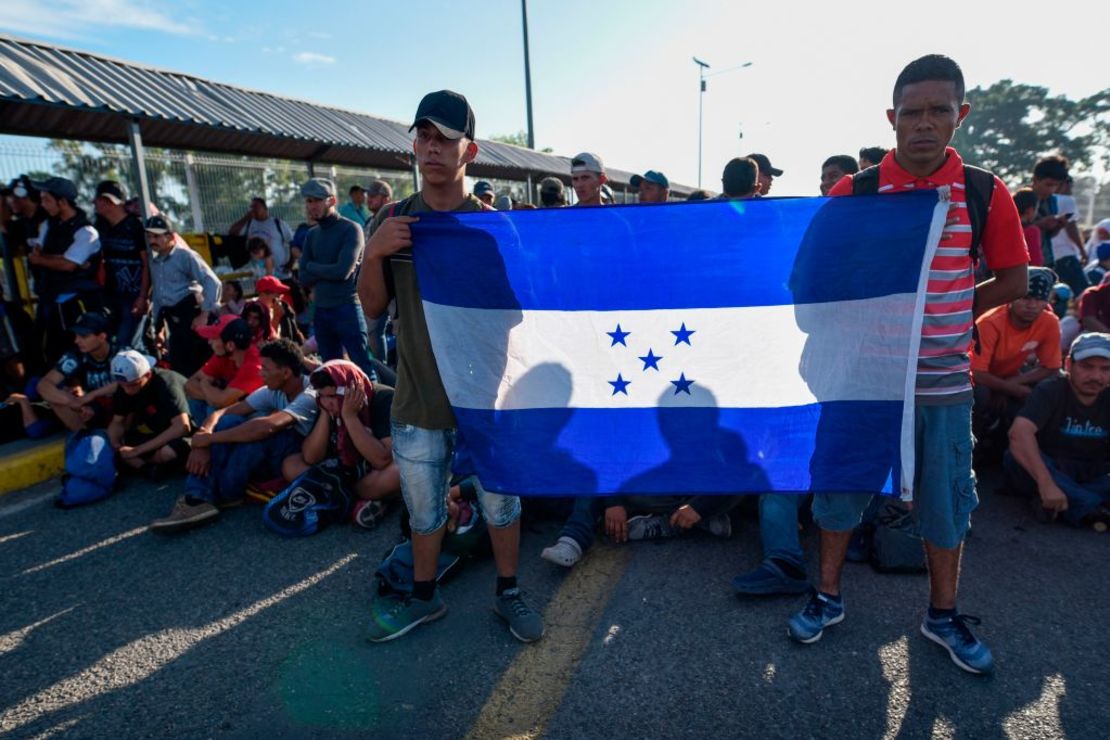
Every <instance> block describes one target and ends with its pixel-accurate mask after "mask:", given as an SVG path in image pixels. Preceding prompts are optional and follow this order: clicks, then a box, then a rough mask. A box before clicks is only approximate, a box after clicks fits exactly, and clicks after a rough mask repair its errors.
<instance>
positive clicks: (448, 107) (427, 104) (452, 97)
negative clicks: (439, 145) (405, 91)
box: [409, 90, 474, 139]
mask: <svg viewBox="0 0 1110 740" xmlns="http://www.w3.org/2000/svg"><path fill="white" fill-rule="evenodd" d="M423 121H427V122H428V123H430V124H432V125H433V126H435V127H436V128H437V129H439V132H440V133H441V134H443V135H444V136H446V137H447V138H448V139H461V138H462V137H464V136H465V137H466V138H468V139H473V138H474V111H473V110H472V109H471V108H470V103H468V102H466V98H465V97H464V96H463V95H460V94H459V93H457V92H454V91H453V90H440V91H439V92H433V93H428V94H427V95H425V96H424V98H423V100H421V101H420V105H418V106H417V107H416V117H415V118H413V119H412V125H411V126H409V131H412V130H413V129H414V128H416V127H417V126H418V125H420V123H421V122H423Z"/></svg>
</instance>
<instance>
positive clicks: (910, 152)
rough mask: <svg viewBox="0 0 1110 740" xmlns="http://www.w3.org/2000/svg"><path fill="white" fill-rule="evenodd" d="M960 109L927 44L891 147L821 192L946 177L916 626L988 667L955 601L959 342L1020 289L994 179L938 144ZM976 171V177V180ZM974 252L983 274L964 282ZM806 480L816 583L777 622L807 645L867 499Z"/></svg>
mask: <svg viewBox="0 0 1110 740" xmlns="http://www.w3.org/2000/svg"><path fill="white" fill-rule="evenodd" d="M969 111H970V106H969V105H968V104H967V103H966V102H964V80H963V73H962V72H961V70H960V68H959V66H958V65H957V64H956V63H955V62H954V61H953V60H951V59H949V58H948V57H945V56H941V55H936V54H932V55H928V56H925V57H922V58H920V59H917V60H915V61H913V62H911V63H910V64H909V65H907V66H906V68H905V69H903V70H902V73H901V74H900V75H899V76H898V80H897V81H896V82H895V85H894V107H893V108H891V109H890V110H888V111H887V118H888V120H889V121H890V123H891V125H892V126H893V128H894V131H895V137H896V141H897V146H896V148H895V149H894V150H893V151H891V152H889V153H888V154H887V155H886V157H884V158H883V160H882V162H881V163H880V164H879V165H878V166H877V167H873V168H870V169H868V170H865V171H864V172H861V173H859V174H857V175H853V176H848V177H845V178H844V179H842V180H841V181H840V182H839V183H837V184H836V185H835V186H834V187H833V188H832V190H831V191H830V192H829V195H831V196H839V195H852V194H861V193H867V192H879V193H901V192H905V191H910V190H916V189H921V188H938V187H942V186H949V187H951V203H952V205H951V207H950V208H951V210H950V212H949V218H948V221H947V224H946V227H945V231H944V233H943V235H942V236H941V240H940V245H939V247H938V249H937V251H936V255H935V257H934V258H933V261H932V264H931V266H930V270H929V275H928V287H927V289H926V290H927V296H926V303H925V317H924V322H923V324H922V331H921V347H920V351H919V355H918V365H917V382H916V410H915V417H916V418H915V432H916V442H915V448H916V458H917V460H916V479H915V480H914V485H913V504H912V507H913V513H914V517H915V519H916V521H917V525H918V529H919V533H920V535H921V537H922V538H923V539H924V541H925V550H926V556H927V559H928V564H929V585H930V604H929V610H928V614H927V615H926V617H925V619H924V621H923V622H922V624H921V633H922V634H923V635H924V636H925V637H926V638H928V639H929V640H932V641H933V642H936V643H938V644H939V645H941V646H942V647H944V648H945V649H946V650H947V651H948V653H949V656H950V657H951V658H952V660H953V662H955V663H956V665H958V666H959V667H960V668H962V669H964V670H966V671H969V672H971V673H989V672H990V671H991V670H992V669H993V658H992V656H991V652H990V650H989V649H988V648H987V647H986V646H985V645H984V644H983V643H982V642H981V641H979V640H978V639H977V638H976V637H975V635H974V634H973V633H972V632H971V630H970V628H969V627H968V624H969V623H970V624H977V623H978V620H977V619H975V618H974V617H969V616H965V615H962V614H959V613H958V612H957V611H956V590H957V585H958V581H959V570H960V554H961V551H962V545H963V538H964V535H965V534H966V533H967V530H968V527H969V524H970V515H971V511H972V510H973V509H974V508H975V506H976V504H977V502H978V499H977V497H976V493H975V481H974V478H973V476H972V472H971V447H972V439H971V401H972V392H971V391H972V389H971V379H970V362H969V358H968V350H969V348H970V345H971V342H972V329H973V321H974V317H975V316H978V315H980V314H982V313H983V312H985V311H987V310H989V309H991V308H994V307H995V306H1000V305H1002V304H1005V303H1007V302H1009V301H1013V300H1017V299H1018V298H1020V297H1022V296H1023V295H1025V292H1026V288H1027V285H1026V264H1027V262H1028V254H1027V252H1026V249H1025V242H1024V238H1023V236H1022V230H1021V223H1020V220H1019V217H1018V214H1017V210H1016V209H1015V207H1014V205H1013V201H1012V199H1011V198H1010V197H1009V194H1008V192H1007V190H1006V187H1005V185H1004V184H1003V183H1002V182H1001V181H1000V180H998V179H997V178H995V177H993V176H990V175H989V173H985V172H983V171H981V170H979V171H975V170H974V168H965V167H964V165H963V161H962V160H961V159H960V156H959V154H958V153H957V152H956V150H955V149H952V148H951V147H949V146H948V143H949V141H951V139H952V136H953V134H954V133H955V131H956V129H957V128H958V127H959V126H960V124H961V123H962V122H963V120H964V118H966V117H967V115H968V113H969ZM984 176H987V177H986V180H985V181H986V183H987V186H986V188H983V187H982V186H981V185H979V184H977V183H982V182H984ZM984 190H986V192H985V193H984ZM977 219H981V221H980V222H978V223H977V222H976V221H977ZM978 255H981V256H982V257H983V258H984V259H986V261H987V265H988V266H989V267H990V268H991V270H993V272H994V275H995V276H994V277H993V278H991V279H989V280H986V281H984V282H982V283H980V284H978V285H976V284H975V282H974V281H975V278H974V268H975V265H974V258H975V256H978ZM875 258H876V259H881V258H882V256H881V255H876V256H875ZM861 441H862V440H861ZM814 490H815V497H814V503H813V514H814V519H815V520H816V522H817V525H818V527H820V529H821V571H820V577H819V583H818V587H817V589H815V590H814V592H813V594H812V596H811V598H810V600H809V603H808V604H806V606H805V608H804V609H802V610H801V611H800V612H798V613H797V614H795V615H794V616H793V617H791V619H790V621H789V628H788V632H789V635H790V636H791V637H792V638H793V639H794V640H796V641H798V642H802V643H807V644H808V643H813V642H816V641H817V640H819V639H820V638H821V635H822V634H823V631H824V629H825V628H826V627H828V626H831V625H834V624H837V623H839V622H841V621H843V619H844V602H843V600H842V598H841V592H840V574H841V570H842V568H843V565H844V558H845V554H846V552H847V549H848V543H849V540H850V539H851V536H852V529H853V528H854V527H855V526H856V525H857V524H858V523H859V521H860V517H861V515H862V514H863V511H864V509H865V508H866V506H867V504H868V502H869V501H870V498H871V495H870V494H862V495H860V494H851V493H829V492H823V491H821V490H820V485H819V483H818V481H817V480H815V481H814Z"/></svg>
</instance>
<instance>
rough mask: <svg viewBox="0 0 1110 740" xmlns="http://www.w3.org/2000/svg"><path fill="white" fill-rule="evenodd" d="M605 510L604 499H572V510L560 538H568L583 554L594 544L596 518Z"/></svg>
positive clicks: (590, 497)
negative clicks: (575, 543)
mask: <svg viewBox="0 0 1110 740" xmlns="http://www.w3.org/2000/svg"><path fill="white" fill-rule="evenodd" d="M604 510H605V499H603V498H600V497H597V496H579V497H578V498H576V499H574V508H573V509H571V512H570V516H569V517H567V520H566V522H565V523H564V524H563V528H562V529H561V530H560V531H559V536H560V537H570V538H571V539H572V540H574V541H575V542H577V543H578V545H579V546H580V547H581V548H582V552H585V551H586V550H588V549H589V548H590V545H592V544H593V543H594V535H595V534H596V533H597V518H598V517H599V516H601V512H602V511H604Z"/></svg>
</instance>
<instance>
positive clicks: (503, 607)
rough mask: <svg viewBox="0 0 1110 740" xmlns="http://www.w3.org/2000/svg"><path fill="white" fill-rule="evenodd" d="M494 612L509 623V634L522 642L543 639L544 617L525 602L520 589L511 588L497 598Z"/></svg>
mask: <svg viewBox="0 0 1110 740" xmlns="http://www.w3.org/2000/svg"><path fill="white" fill-rule="evenodd" d="M493 610H494V611H495V612H497V616H499V617H501V618H502V619H504V620H505V621H506V622H508V623H509V632H512V633H513V637H515V638H516V639H518V640H520V641H521V642H535V641H536V640H538V639H540V638H541V637H543V617H542V616H541V615H540V614H539V612H537V611H536V610H535V609H533V608H532V607H530V606H528V604H527V603H525V601H524V596H523V594H521V593H520V589H519V588H510V589H509V590H507V591H506V592H505V593H503V594H501V595H500V596H498V597H497V601H496V603H495V604H494V607H493Z"/></svg>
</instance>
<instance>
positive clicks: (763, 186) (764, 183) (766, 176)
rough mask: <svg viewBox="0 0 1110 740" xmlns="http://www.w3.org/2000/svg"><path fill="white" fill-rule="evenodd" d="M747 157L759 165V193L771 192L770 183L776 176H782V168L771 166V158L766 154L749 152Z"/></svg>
mask: <svg viewBox="0 0 1110 740" xmlns="http://www.w3.org/2000/svg"><path fill="white" fill-rule="evenodd" d="M748 159H751V160H754V161H755V163H756V164H757V165H759V194H760V195H767V194H768V193H770V192H771V184H772V183H773V182H774V181H775V178H776V177H782V170H780V169H779V168H777V167H772V166H771V160H769V159H767V155H766V154H749V155H748Z"/></svg>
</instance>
